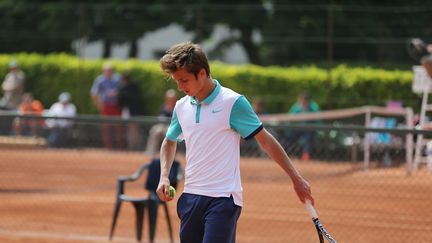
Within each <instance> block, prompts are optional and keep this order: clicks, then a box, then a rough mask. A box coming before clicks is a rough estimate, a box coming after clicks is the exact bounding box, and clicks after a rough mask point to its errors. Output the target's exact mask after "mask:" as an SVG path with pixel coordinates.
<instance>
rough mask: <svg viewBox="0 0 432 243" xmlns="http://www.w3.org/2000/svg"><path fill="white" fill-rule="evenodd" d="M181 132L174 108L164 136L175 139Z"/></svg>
mask: <svg viewBox="0 0 432 243" xmlns="http://www.w3.org/2000/svg"><path fill="white" fill-rule="evenodd" d="M181 133H182V128H181V126H180V123H179V121H178V119H177V112H176V110H175V109H174V111H173V116H172V117H171V123H170V125H169V127H168V131H167V133H166V137H167V138H168V139H169V140H171V141H177V138H178V137H179V136H180V134H181Z"/></svg>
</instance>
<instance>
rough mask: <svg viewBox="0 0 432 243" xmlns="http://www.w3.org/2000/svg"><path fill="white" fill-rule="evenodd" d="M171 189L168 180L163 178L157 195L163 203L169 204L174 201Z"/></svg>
mask: <svg viewBox="0 0 432 243" xmlns="http://www.w3.org/2000/svg"><path fill="white" fill-rule="evenodd" d="M169 187H170V181H169V179H168V178H161V179H160V181H159V185H158V188H157V189H156V194H157V195H158V197H159V199H160V200H161V201H163V202H168V201H171V200H173V198H172V197H170V196H169Z"/></svg>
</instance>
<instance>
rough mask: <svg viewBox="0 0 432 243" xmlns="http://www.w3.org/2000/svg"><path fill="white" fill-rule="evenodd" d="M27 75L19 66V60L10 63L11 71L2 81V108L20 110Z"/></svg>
mask: <svg viewBox="0 0 432 243" xmlns="http://www.w3.org/2000/svg"><path fill="white" fill-rule="evenodd" d="M24 83H25V75H24V72H23V71H21V70H20V69H19V67H18V62H17V61H15V60H12V61H11V62H10V63H9V72H8V74H7V75H6V77H5V79H4V80H3V83H2V86H1V88H2V90H3V97H2V98H1V99H0V109H4V110H15V111H16V110H18V107H19V105H20V103H21V100H22V95H23V93H24Z"/></svg>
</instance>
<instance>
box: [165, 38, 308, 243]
mask: <svg viewBox="0 0 432 243" xmlns="http://www.w3.org/2000/svg"><path fill="white" fill-rule="evenodd" d="M160 64H161V68H162V70H163V71H164V72H166V73H167V74H168V75H170V76H171V77H172V79H173V80H175V82H176V84H177V88H178V90H179V91H182V92H184V93H185V94H186V96H184V97H183V98H181V99H180V100H178V101H177V103H176V105H175V108H174V113H173V116H172V119H171V124H170V126H169V128H168V131H167V134H166V137H165V139H164V141H163V142H162V147H161V152H160V159H161V177H160V181H159V185H158V189H157V194H158V196H159V198H160V199H161V200H162V201H170V200H172V199H173V198H172V197H170V194H169V186H170V181H169V177H168V175H169V171H170V168H171V166H172V161H173V160H174V156H175V153H176V148H177V140H179V139H184V141H185V144H186V168H185V184H184V191H183V193H182V194H181V196H180V198H179V199H178V202H177V212H178V215H179V217H180V220H181V224H180V240H181V242H182V243H234V242H235V237H236V225H237V220H238V218H239V217H240V212H241V207H242V205H243V199H242V194H243V193H242V191H243V188H242V186H241V179H240V137H243V138H245V139H250V138H255V139H256V141H257V142H258V144H259V146H260V148H261V149H262V150H263V151H265V152H266V153H267V154H268V155H269V157H270V158H271V159H273V160H274V161H276V162H277V163H278V164H279V166H280V167H281V168H282V169H283V170H284V171H285V172H286V173H287V174H288V176H289V177H290V178H291V180H292V182H293V187H294V190H295V192H296V193H297V196H298V197H299V199H300V201H301V202H303V203H304V202H305V201H306V200H310V201H311V202H312V204H313V203H314V200H313V197H312V195H311V190H310V185H309V183H308V182H307V181H306V180H305V179H304V178H303V177H302V176H301V175H300V173H299V172H298V171H297V170H296V169H295V167H294V165H293V163H292V162H291V160H290V158H289V157H288V156H287V154H286V153H285V151H284V150H283V148H282V146H281V145H280V144H279V142H278V141H277V140H276V139H275V138H274V137H273V136H272V135H271V134H270V133H269V132H268V131H267V130H266V129H265V128H264V127H263V125H262V123H261V121H260V120H259V118H258V116H257V115H256V114H255V112H254V111H253V109H252V107H251V105H250V104H249V102H248V101H247V99H246V98H245V97H244V96H243V95H240V94H238V93H236V92H234V91H233V90H231V89H228V88H225V87H223V86H222V85H221V83H220V82H219V81H217V80H215V79H213V78H212V77H211V75H210V67H209V64H208V60H207V56H206V54H205V53H204V51H203V50H202V49H201V47H200V46H199V45H196V44H193V43H191V42H184V43H180V44H176V45H174V46H172V47H171V48H169V49H168V50H167V52H166V54H165V55H164V56H163V57H162V58H161V60H160ZM281 193H284V192H281Z"/></svg>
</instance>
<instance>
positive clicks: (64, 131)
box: [45, 92, 76, 148]
mask: <svg viewBox="0 0 432 243" xmlns="http://www.w3.org/2000/svg"><path fill="white" fill-rule="evenodd" d="M70 99H71V96H70V94H69V93H68V92H63V93H61V94H60V95H59V97H58V102H56V103H54V104H53V105H52V106H51V107H50V109H49V111H48V116H52V117H55V116H58V117H74V116H75V115H76V107H75V105H74V104H72V103H71V102H70ZM45 125H46V127H47V128H48V129H49V135H48V146H50V147H54V148H60V147H64V146H65V145H66V142H67V139H68V138H69V137H70V132H71V131H70V128H71V127H72V125H73V122H72V121H71V120H67V119H54V118H52V119H48V120H47V121H46V122H45Z"/></svg>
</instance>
